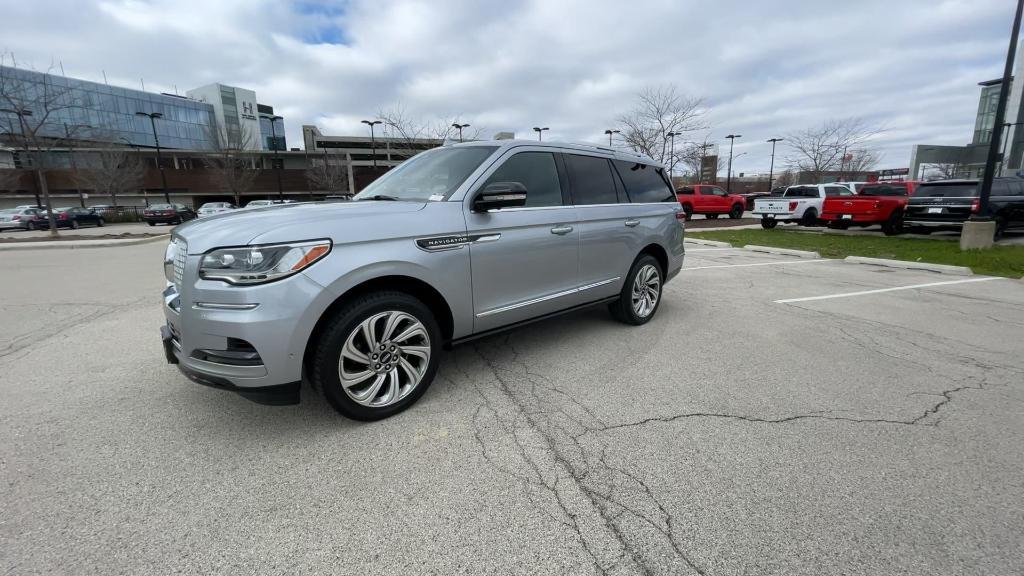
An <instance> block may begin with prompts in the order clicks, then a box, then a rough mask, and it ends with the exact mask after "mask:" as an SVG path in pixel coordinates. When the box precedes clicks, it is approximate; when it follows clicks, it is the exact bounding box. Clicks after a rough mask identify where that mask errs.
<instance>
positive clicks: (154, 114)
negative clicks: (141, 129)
mask: <svg viewBox="0 0 1024 576" xmlns="http://www.w3.org/2000/svg"><path fill="white" fill-rule="evenodd" d="M135 115H136V116H145V117H146V118H149V125H150V126H151V127H152V128H153V142H154V143H155V144H156V167H157V168H159V169H160V184H161V185H162V186H163V188H164V201H165V202H167V203H168V204H170V203H171V196H170V194H168V193H167V175H165V174H164V163H163V161H162V160H161V159H160V138H159V137H157V135H156V120H157V118H163V117H164V115H163V114H161V113H160V112H136V113H135Z"/></svg>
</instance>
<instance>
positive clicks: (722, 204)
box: [676, 184, 747, 220]
mask: <svg viewBox="0 0 1024 576" xmlns="http://www.w3.org/2000/svg"><path fill="white" fill-rule="evenodd" d="M676 198H677V199H678V200H679V203H680V204H682V205H683V212H684V213H685V214H686V219H687V220H689V219H690V217H691V216H693V215H694V214H704V217H705V218H712V219H713V218H718V215H719V214H728V215H729V218H733V219H736V218H740V217H741V216H743V210H744V209H745V208H746V206H747V200H746V199H745V198H744V197H742V196H740V195H739V194H729V193H727V192H726V191H725V190H723V189H722V188H720V187H718V186H715V185H714V184H692V185H688V186H683V187H682V188H679V189H677V190H676Z"/></svg>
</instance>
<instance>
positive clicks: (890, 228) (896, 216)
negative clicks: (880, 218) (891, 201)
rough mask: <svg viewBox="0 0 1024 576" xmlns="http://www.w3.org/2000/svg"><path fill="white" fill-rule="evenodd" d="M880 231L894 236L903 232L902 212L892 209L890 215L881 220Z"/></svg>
mask: <svg viewBox="0 0 1024 576" xmlns="http://www.w3.org/2000/svg"><path fill="white" fill-rule="evenodd" d="M882 233H883V234H885V235H886V236H896V235H897V234H902V233H903V212H901V211H900V210H893V212H892V216H889V219H888V220H886V221H885V222H882Z"/></svg>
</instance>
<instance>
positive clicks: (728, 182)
mask: <svg viewBox="0 0 1024 576" xmlns="http://www.w3.org/2000/svg"><path fill="white" fill-rule="evenodd" d="M1022 1H1024V0H1022ZM742 137H743V134H729V135H728V136H726V138H728V139H729V171H728V172H726V176H725V191H726V192H728V193H729V194H732V145H733V144H734V143H735V142H736V139H737V138H742Z"/></svg>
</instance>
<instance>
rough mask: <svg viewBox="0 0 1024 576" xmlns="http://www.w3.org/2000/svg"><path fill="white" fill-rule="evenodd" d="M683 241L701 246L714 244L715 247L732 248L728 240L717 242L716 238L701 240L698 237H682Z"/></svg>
mask: <svg viewBox="0 0 1024 576" xmlns="http://www.w3.org/2000/svg"><path fill="white" fill-rule="evenodd" d="M683 240H684V242H689V243H690V244H700V245H702V246H715V247H717V248H732V244H729V243H728V242H719V241H717V240H701V239H700V238H684V239H683Z"/></svg>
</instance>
